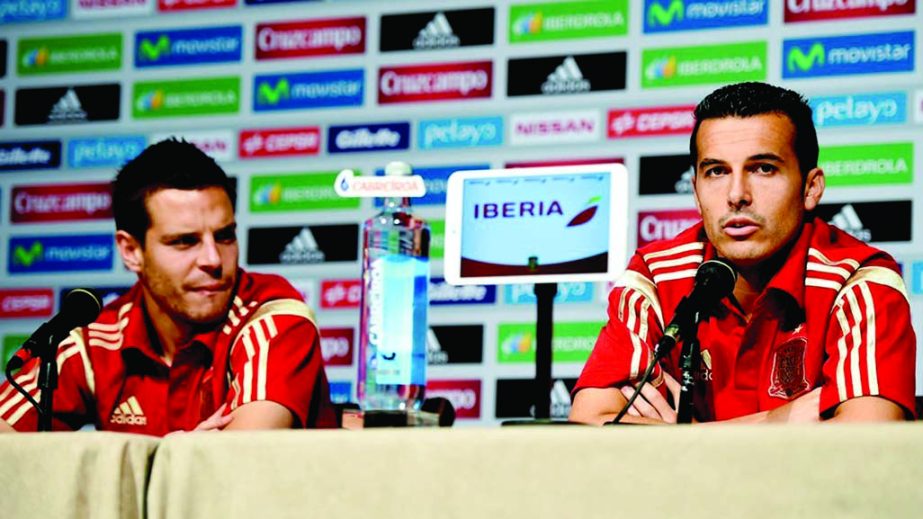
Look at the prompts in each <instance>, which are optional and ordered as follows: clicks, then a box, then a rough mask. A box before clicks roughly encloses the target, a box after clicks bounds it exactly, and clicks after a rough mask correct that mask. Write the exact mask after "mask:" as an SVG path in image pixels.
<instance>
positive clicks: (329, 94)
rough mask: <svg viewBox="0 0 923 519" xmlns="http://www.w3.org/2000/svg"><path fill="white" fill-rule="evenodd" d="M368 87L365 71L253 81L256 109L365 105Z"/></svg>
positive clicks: (269, 76) (267, 77)
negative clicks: (366, 86) (363, 103)
mask: <svg viewBox="0 0 923 519" xmlns="http://www.w3.org/2000/svg"><path fill="white" fill-rule="evenodd" d="M364 87H365V71H364V70H363V69H355V70H336V71H329V72H305V73H300V74H267V75H257V76H255V77H254V78H253V91H254V96H253V110H254V111H256V112H264V111H269V110H292V109H304V108H329V107H334V106H362V102H363V100H364V97H365V88H364Z"/></svg>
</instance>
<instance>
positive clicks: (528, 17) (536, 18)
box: [513, 12, 542, 35]
mask: <svg viewBox="0 0 923 519" xmlns="http://www.w3.org/2000/svg"><path fill="white" fill-rule="evenodd" d="M513 31H514V32H515V33H516V34H518V35H523V34H538V33H540V32H541V31H542V13H540V12H538V13H529V14H524V15H522V16H520V17H519V18H518V19H516V23H515V24H513Z"/></svg>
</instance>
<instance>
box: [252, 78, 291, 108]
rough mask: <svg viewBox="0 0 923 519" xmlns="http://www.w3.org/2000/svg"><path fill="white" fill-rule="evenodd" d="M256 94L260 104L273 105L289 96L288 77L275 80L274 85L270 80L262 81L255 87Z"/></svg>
mask: <svg viewBox="0 0 923 519" xmlns="http://www.w3.org/2000/svg"><path fill="white" fill-rule="evenodd" d="M256 95H257V99H259V102H260V103H261V104H268V105H272V106H275V105H277V104H279V101H281V100H283V99H288V97H289V83H288V79H287V78H282V79H280V80H279V81H276V84H275V85H273V84H272V82H271V81H263V82H261V83H260V84H259V86H258V87H257V93H256Z"/></svg>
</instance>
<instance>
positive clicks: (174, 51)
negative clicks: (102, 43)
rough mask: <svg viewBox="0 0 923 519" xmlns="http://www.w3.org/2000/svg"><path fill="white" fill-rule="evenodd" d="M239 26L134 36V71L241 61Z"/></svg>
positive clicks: (241, 38) (240, 33)
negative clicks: (136, 68)
mask: <svg viewBox="0 0 923 519" xmlns="http://www.w3.org/2000/svg"><path fill="white" fill-rule="evenodd" d="M242 45H243V31H242V29H241V27H240V26H239V25H232V26H225V27H203V28H198V29H182V30H174V31H140V32H137V33H135V67H138V68H146V67H163V66H169V65H194V64H201V63H225V62H236V61H240V56H241V47H242Z"/></svg>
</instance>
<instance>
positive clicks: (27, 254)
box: [13, 241, 45, 268]
mask: <svg viewBox="0 0 923 519" xmlns="http://www.w3.org/2000/svg"><path fill="white" fill-rule="evenodd" d="M44 252H45V248H44V247H43V246H42V242H40V241H34V242H32V245H31V246H30V247H29V249H28V250H26V248H25V247H23V246H22V245H17V246H16V248H15V249H13V264H14V265H22V266H23V267H27V268H28V267H31V266H32V264H33V263H35V261H36V260H41V259H42V255H43V254H44Z"/></svg>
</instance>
